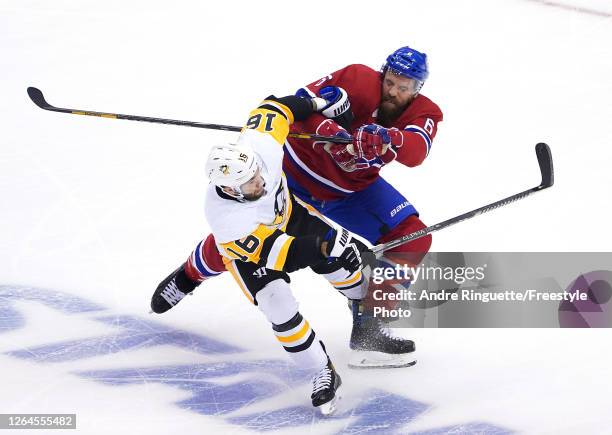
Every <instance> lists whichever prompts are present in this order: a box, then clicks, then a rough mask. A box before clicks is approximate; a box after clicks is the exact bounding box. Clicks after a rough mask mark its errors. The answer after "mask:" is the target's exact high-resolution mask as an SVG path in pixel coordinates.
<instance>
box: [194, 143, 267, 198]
mask: <svg viewBox="0 0 612 435" xmlns="http://www.w3.org/2000/svg"><path fill="white" fill-rule="evenodd" d="M257 160H258V159H257V156H256V154H255V152H254V151H253V148H252V147H249V146H244V145H216V146H214V147H213V148H212V149H211V150H210V153H209V154H208V160H207V161H206V175H208V179H209V180H210V182H211V183H212V184H214V185H215V186H227V187H232V188H234V189H236V190H240V186H241V185H242V184H244V183H246V182H247V181H249V180H250V179H251V178H253V176H254V175H255V173H256V172H257V168H258V167H259V165H258V162H257Z"/></svg>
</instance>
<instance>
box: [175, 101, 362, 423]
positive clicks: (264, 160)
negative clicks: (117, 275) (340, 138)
mask: <svg viewBox="0 0 612 435" xmlns="http://www.w3.org/2000/svg"><path fill="white" fill-rule="evenodd" d="M325 104H326V103H325V101H324V100H317V99H309V98H301V97H296V96H289V97H283V98H275V97H269V98H268V99H266V100H264V101H263V102H262V103H261V104H260V105H259V107H258V108H257V109H255V110H253V111H252V112H251V114H250V117H249V120H248V122H247V126H246V127H245V128H244V129H243V131H242V132H241V135H240V137H239V139H238V142H237V144H236V145H220V146H216V147H213V149H212V150H211V152H210V155H209V157H208V160H207V162H206V173H207V175H208V177H209V179H210V182H211V184H210V186H209V188H208V191H207V196H206V205H205V211H206V217H207V220H208V223H209V225H210V227H211V230H212V233H213V234H214V236H215V239H216V241H217V247H218V249H219V252H220V253H221V254H222V255H223V257H224V262H225V265H226V268H227V270H229V271H230V273H231V274H232V275H233V277H234V279H235V280H236V282H237V283H238V285H239V286H240V288H241V289H242V291H243V293H244V295H245V296H246V298H247V299H248V300H249V301H250V302H251V303H253V304H255V305H256V306H257V307H258V308H259V309H260V310H261V311H262V312H263V314H264V315H265V316H266V318H267V319H268V321H269V322H270V323H271V324H272V330H273V332H274V335H275V336H276V338H277V340H278V341H279V342H280V344H281V345H282V346H283V348H284V350H285V351H286V352H287V353H288V354H289V355H290V356H291V357H292V358H293V359H294V361H295V362H296V364H297V365H298V366H299V367H300V368H302V369H310V370H312V371H313V390H312V396H311V399H312V404H313V406H315V407H319V409H320V410H321V412H322V413H323V414H329V413H331V412H333V410H334V408H335V402H336V400H337V396H336V392H337V389H338V387H339V386H340V384H341V379H340V376H339V375H338V374H337V373H336V371H335V369H334V366H333V365H332V363H331V359H330V357H329V356H328V354H327V353H326V350H325V347H324V345H323V342H322V341H320V340H318V339H316V335H315V332H314V330H313V329H312V328H311V326H310V324H309V323H308V321H306V319H304V318H303V317H302V315H301V314H300V313H299V311H298V303H297V301H296V300H295V298H294V297H293V294H292V293H291V290H290V288H289V276H288V272H293V271H295V270H298V269H301V268H305V267H310V268H311V269H312V270H313V271H314V272H315V273H318V274H321V275H323V276H324V277H325V278H326V279H327V280H328V281H329V282H330V283H331V284H332V286H334V287H335V288H336V289H337V290H338V291H340V292H341V293H343V294H344V295H345V296H346V297H347V298H349V299H360V298H362V297H363V292H364V291H365V289H364V284H363V283H364V279H363V277H362V271H361V269H362V267H363V266H362V254H367V253H369V252H370V251H369V248H368V247H367V246H366V245H365V244H363V243H362V242H360V241H359V240H358V239H356V238H355V237H354V236H353V235H352V234H351V233H350V232H349V231H347V230H346V229H344V228H341V227H338V226H335V224H333V223H331V222H328V221H325V220H324V219H323V218H322V217H320V215H319V214H318V213H317V212H316V211H315V210H314V209H313V208H312V207H310V206H307V205H306V204H303V203H300V202H299V201H298V200H296V198H295V197H293V196H292V195H291V193H290V192H289V190H288V188H287V180H286V178H285V175H284V174H283V171H282V159H283V149H282V145H283V143H284V141H285V139H286V137H287V134H288V133H289V125H290V124H291V123H292V122H293V121H294V120H295V119H298V120H299V119H305V118H306V117H307V116H309V115H310V114H311V113H312V112H313V110H315V109H317V108H319V109H320V108H323V107H324V106H325ZM169 278H170V280H169V281H168V283H167V284H172V281H173V278H172V275H171V276H170V277H169ZM174 282H176V279H174Z"/></svg>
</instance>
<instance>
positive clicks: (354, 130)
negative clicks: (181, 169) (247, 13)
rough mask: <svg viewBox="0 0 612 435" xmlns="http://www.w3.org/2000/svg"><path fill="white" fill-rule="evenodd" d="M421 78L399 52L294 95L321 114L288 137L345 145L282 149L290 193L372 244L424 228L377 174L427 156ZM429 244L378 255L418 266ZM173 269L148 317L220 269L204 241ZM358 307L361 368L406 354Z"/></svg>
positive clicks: (420, 64) (210, 243)
mask: <svg viewBox="0 0 612 435" xmlns="http://www.w3.org/2000/svg"><path fill="white" fill-rule="evenodd" d="M428 74H429V71H428V65H427V57H426V55H425V54H424V53H421V52H419V51H417V50H414V49H412V48H410V47H402V48H400V49H398V50H396V51H395V52H393V53H392V54H391V55H389V56H388V57H387V59H386V62H385V64H384V65H383V67H382V68H381V70H380V71H376V70H373V69H371V68H369V67H367V66H365V65H358V64H355V65H349V66H347V67H345V68H342V69H340V70H338V71H336V72H334V73H332V74H330V75H328V76H326V77H323V78H321V79H320V80H318V81H316V82H313V83H311V84H309V85H308V86H306V87H305V88H302V89H301V90H300V91H298V95H301V96H311V97H312V96H320V97H323V98H325V99H326V100H327V101H328V107H327V108H326V109H325V110H323V111H322V112H321V113H322V114H313V115H312V116H311V117H309V118H308V119H307V120H305V121H301V122H296V123H295V124H294V125H293V126H292V131H293V132H316V133H317V134H322V135H329V136H339V137H345V138H350V137H352V138H353V143H351V144H348V145H346V144H335V143H320V142H319V143H317V142H315V143H314V144H313V143H312V142H311V141H308V140H305V139H293V138H291V139H289V140H288V141H286V142H285V155H284V160H283V169H284V171H285V173H286V175H287V181H288V185H289V188H290V190H291V191H292V193H293V194H294V195H296V196H297V197H298V198H300V199H301V200H302V201H304V202H306V203H308V204H310V205H311V206H312V207H314V208H315V209H317V210H318V211H319V212H321V213H322V214H323V215H325V216H327V217H329V218H331V219H333V220H334V221H336V222H338V223H339V224H340V225H342V226H343V227H345V228H347V229H348V230H350V231H352V232H354V233H356V234H358V235H360V236H362V237H363V238H365V239H367V240H368V241H369V242H371V243H372V244H377V243H384V242H386V241H389V240H393V239H396V238H399V237H401V236H403V235H405V234H408V233H412V232H414V231H418V230H420V229H422V228H425V226H426V225H425V224H424V223H423V222H422V221H421V220H420V219H419V217H418V212H417V211H416V209H415V207H414V206H413V205H412V204H411V203H410V202H409V201H408V200H407V199H406V198H405V197H404V196H403V195H402V194H401V193H400V192H399V191H397V190H396V189H395V188H394V187H393V186H391V185H390V184H389V183H388V182H387V181H386V180H384V179H383V178H382V177H381V176H380V174H379V171H380V169H381V168H382V167H383V166H384V165H386V164H388V163H391V162H392V161H393V160H397V161H398V162H400V163H402V164H404V165H406V166H408V167H414V166H418V165H420V164H421V163H422V162H423V161H424V159H425V158H426V157H427V155H428V154H429V151H430V148H431V144H432V140H433V139H434V137H435V135H436V132H437V126H438V123H439V122H440V121H442V112H441V111H440V109H439V108H438V106H437V105H436V104H435V103H433V102H432V101H431V100H430V99H428V98H427V97H426V96H424V95H422V94H421V93H420V90H421V88H422V87H423V84H424V82H425V81H426V79H427V77H428ZM430 245H431V236H429V235H428V236H426V237H422V238H420V239H417V240H414V241H412V242H410V243H407V244H405V245H401V246H399V247H397V248H395V249H393V250H392V251H390V252H387V253H386V256H387V257H389V258H391V259H392V260H394V261H397V262H400V263H407V262H408V263H411V264H418V263H419V262H420V260H421V259H422V257H423V256H424V255H425V253H426V252H427V251H428V250H429V247H430ZM181 270H182V275H181V278H180V280H179V281H181V282H185V285H183V286H182V287H181V286H178V287H179V289H180V290H181V291H180V292H174V291H172V292H168V291H167V290H166V287H167V285H166V281H167V280H165V281H164V282H162V284H160V286H159V287H158V289H157V290H156V292H155V294H154V296H153V298H152V303H151V305H152V308H153V311H155V312H165V311H167V310H168V309H170V308H171V307H172V306H174V305H175V304H176V303H178V301H180V300H181V299H182V297H183V296H184V294H186V293H189V292H190V291H192V290H193V289H194V288H195V287H196V286H197V285H199V283H201V282H202V281H203V280H205V279H207V278H210V277H213V276H216V275H218V274H220V273H222V272H223V271H224V270H225V267H224V265H223V262H222V261H221V257H220V256H219V254H218V252H217V250H216V247H215V241H214V238H213V237H212V236H210V235H209V236H208V237H207V238H206V239H205V240H203V241H202V242H200V243H199V244H198V246H197V247H196V249H195V250H194V251H193V253H192V255H191V256H190V257H189V259H188V260H187V261H186V263H185V264H184V266H183V268H182V269H181ZM183 275H184V277H183ZM365 305H366V309H364V301H363V300H355V301H354V302H353V307H352V310H353V331H352V333H351V341H350V346H351V348H352V349H354V350H356V351H359V352H361V351H364V352H371V353H374V354H375V356H374V357H372V358H370V359H366V360H364V359H359V361H365V363H363V364H361V366H364V365H365V366H385V365H395V364H394V363H393V362H392V358H391V359H387V358H386V356H387V355H391V356H392V357H393V354H397V353H400V352H404V351H405V349H406V346H405V345H402V346H399V347H400V348H401V349H402V350H401V351H399V352H398V350H397V349H394V348H393V346H392V345H391V344H392V343H394V342H396V341H397V340H396V337H391V336H390V335H389V331H388V329H387V328H386V326H385V325H384V324H383V323H381V322H380V319H376V318H373V317H372V316H371V313H370V312H369V310H368V309H367V304H365ZM401 341H402V342H406V341H407V340H401ZM398 343H399V341H398ZM411 348H412V349H414V345H413V343H412V345H411ZM404 356H405V355H404ZM353 365H358V364H353Z"/></svg>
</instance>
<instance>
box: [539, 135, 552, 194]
mask: <svg viewBox="0 0 612 435" xmlns="http://www.w3.org/2000/svg"><path fill="white" fill-rule="evenodd" d="M535 150H536V156H537V157H538V163H539V164H540V172H541V173H542V184H541V186H542V187H550V186H552V185H553V184H554V182H555V175H554V170H553V160H552V153H551V152H550V147H549V146H548V145H546V144H545V143H542V142H540V143H539V144H537V145H536V147H535Z"/></svg>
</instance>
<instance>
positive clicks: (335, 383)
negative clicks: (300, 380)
mask: <svg viewBox="0 0 612 435" xmlns="http://www.w3.org/2000/svg"><path fill="white" fill-rule="evenodd" d="M340 385H342V379H340V375H339V374H338V373H336V369H335V368H334V365H333V364H332V363H331V360H330V359H329V357H327V365H326V366H325V367H324V368H322V369H321V370H320V371H319V372H318V373H317V374H316V375H314V377H313V378H312V395H311V396H310V398H311V399H312V406H314V407H315V408H319V411H321V414H323V415H331V414H333V413H334V412H335V411H336V405H337V403H338V400H339V399H340V396H339V394H338V388H340Z"/></svg>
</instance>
